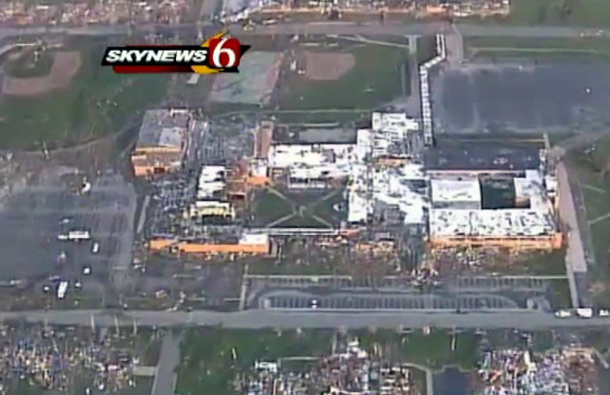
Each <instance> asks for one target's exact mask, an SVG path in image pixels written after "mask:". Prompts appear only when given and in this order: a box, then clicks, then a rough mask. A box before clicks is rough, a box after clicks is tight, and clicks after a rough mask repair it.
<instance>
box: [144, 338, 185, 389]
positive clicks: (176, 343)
mask: <svg viewBox="0 0 610 395" xmlns="http://www.w3.org/2000/svg"><path fill="white" fill-rule="evenodd" d="M181 339H182V338H181V336H177V335H174V334H173V333H172V332H171V331H170V332H169V333H167V334H166V335H165V337H164V338H163V344H162V345H161V354H160V355H159V364H158V365H157V374H156V375H155V381H154V383H153V387H152V392H151V393H152V395H169V394H173V393H174V391H175V390H176V380H177V377H176V376H177V375H176V372H175V369H176V368H177V367H178V364H179V363H180V341H181Z"/></svg>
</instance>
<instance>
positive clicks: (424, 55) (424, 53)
mask: <svg viewBox="0 0 610 395" xmlns="http://www.w3.org/2000/svg"><path fill="white" fill-rule="evenodd" d="M464 45H465V44H464ZM435 56H436V36H422V37H419V38H418V39H417V64H418V65H421V64H422V63H425V62H427V61H429V60H430V59H432V58H434V57H435Z"/></svg>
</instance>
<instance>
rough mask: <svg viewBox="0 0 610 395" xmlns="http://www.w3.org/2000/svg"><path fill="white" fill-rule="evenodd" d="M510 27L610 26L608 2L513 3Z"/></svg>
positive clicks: (530, 0)
mask: <svg viewBox="0 0 610 395" xmlns="http://www.w3.org/2000/svg"><path fill="white" fill-rule="evenodd" d="M506 22H507V23H510V24H515V25H531V26H537V25H573V26H592V27H598V26H599V27H603V26H610V2H608V1H607V0H512V1H511V15H510V16H509V17H508V18H507V20H506Z"/></svg>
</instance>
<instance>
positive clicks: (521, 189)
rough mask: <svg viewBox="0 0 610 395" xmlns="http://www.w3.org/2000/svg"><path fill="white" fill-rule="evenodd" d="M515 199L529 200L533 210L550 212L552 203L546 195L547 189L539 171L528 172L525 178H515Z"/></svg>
mask: <svg viewBox="0 0 610 395" xmlns="http://www.w3.org/2000/svg"><path fill="white" fill-rule="evenodd" d="M513 181H514V184H515V197H517V198H518V199H529V202H530V208H531V209H532V210H537V211H544V210H548V209H549V206H550V202H549V201H548V198H547V195H546V189H545V187H544V182H543V178H542V175H541V174H540V172H539V171H538V170H526V171H525V177H515V178H514V179H513Z"/></svg>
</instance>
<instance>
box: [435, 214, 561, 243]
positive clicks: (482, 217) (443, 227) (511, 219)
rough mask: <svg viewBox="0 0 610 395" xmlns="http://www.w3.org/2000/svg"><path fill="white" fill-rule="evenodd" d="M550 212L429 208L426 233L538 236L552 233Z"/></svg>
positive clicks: (438, 234) (442, 234) (445, 235)
mask: <svg viewBox="0 0 610 395" xmlns="http://www.w3.org/2000/svg"><path fill="white" fill-rule="evenodd" d="M555 229H556V228H555V224H554V221H553V217H552V215H551V213H550V212H546V211H535V210H526V209H505V210H461V209H460V210H453V209H432V210H430V235H431V236H432V238H434V237H449V236H486V237H494V236H497V237H506V236H541V235H546V234H551V233H554V232H555Z"/></svg>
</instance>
